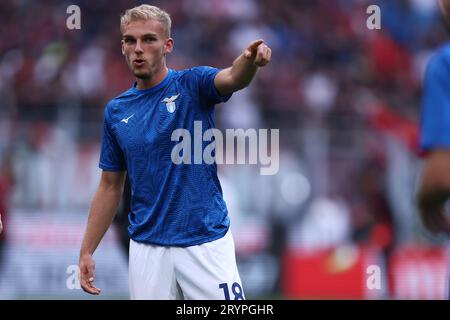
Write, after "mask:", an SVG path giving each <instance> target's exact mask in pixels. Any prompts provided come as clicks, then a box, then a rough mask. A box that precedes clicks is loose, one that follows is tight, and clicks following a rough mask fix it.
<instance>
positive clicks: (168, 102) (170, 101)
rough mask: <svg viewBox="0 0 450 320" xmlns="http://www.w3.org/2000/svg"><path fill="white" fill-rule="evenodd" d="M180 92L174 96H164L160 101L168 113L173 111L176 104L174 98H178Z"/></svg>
mask: <svg viewBox="0 0 450 320" xmlns="http://www.w3.org/2000/svg"><path fill="white" fill-rule="evenodd" d="M179 95H180V94H177V95H176V96H171V97H170V98H164V100H163V101H162V102H164V103H165V104H166V108H167V111H168V112H169V113H173V112H174V111H175V108H176V105H175V100H176V99H177V98H178V96H179Z"/></svg>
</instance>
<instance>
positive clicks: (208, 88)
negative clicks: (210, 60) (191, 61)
mask: <svg viewBox="0 0 450 320" xmlns="http://www.w3.org/2000/svg"><path fill="white" fill-rule="evenodd" d="M192 71H193V75H194V77H193V79H194V81H196V83H197V87H198V90H199V95H200V98H202V99H203V100H205V101H206V102H208V103H210V104H213V105H214V104H218V103H221V102H226V101H228V100H229V99H230V98H231V96H232V94H229V95H226V96H221V95H220V94H219V92H218V91H217V89H216V86H215V85H214V78H215V77H216V75H217V73H219V71H220V70H219V69H217V68H213V67H206V66H203V67H195V68H192Z"/></svg>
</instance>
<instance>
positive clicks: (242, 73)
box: [214, 40, 272, 96]
mask: <svg viewBox="0 0 450 320" xmlns="http://www.w3.org/2000/svg"><path fill="white" fill-rule="evenodd" d="M271 55H272V50H271V49H270V48H269V47H268V46H267V45H266V44H264V41H263V40H255V41H253V42H252V43H251V44H250V45H249V46H248V47H247V48H246V49H245V50H244V52H243V53H242V54H241V55H239V57H237V58H236V60H234V62H233V64H232V66H231V67H229V68H226V69H223V70H222V71H220V72H219V73H218V74H217V75H216V77H215V78H214V85H215V87H216V89H217V91H219V94H220V95H222V96H225V95H228V94H231V93H233V92H235V91H238V90H241V89H243V88H245V87H247V86H248V85H249V84H250V82H251V81H252V79H253V77H254V76H255V74H256V71H257V70H258V68H259V67H263V66H265V65H266V64H268V63H269V61H270V57H271Z"/></svg>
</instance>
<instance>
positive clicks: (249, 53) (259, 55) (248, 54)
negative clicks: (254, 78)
mask: <svg viewBox="0 0 450 320" xmlns="http://www.w3.org/2000/svg"><path fill="white" fill-rule="evenodd" d="M271 56H272V49H270V48H269V47H268V46H267V45H266V44H265V43H264V40H262V39H259V40H255V41H253V42H252V43H250V45H249V46H248V47H247V49H245V50H244V57H245V58H247V59H249V60H252V61H253V64H255V65H257V66H258V67H264V66H265V65H266V64H268V63H269V61H270V57H271Z"/></svg>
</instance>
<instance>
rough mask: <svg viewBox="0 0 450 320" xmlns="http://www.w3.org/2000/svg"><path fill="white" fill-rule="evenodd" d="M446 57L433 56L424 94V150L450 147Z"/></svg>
mask: <svg viewBox="0 0 450 320" xmlns="http://www.w3.org/2000/svg"><path fill="white" fill-rule="evenodd" d="M444 58H445V57H444V56H442V55H438V56H435V57H433V58H432V60H431V61H430V63H429V65H428V67H427V71H426V74H425V82H424V87H423V96H422V114H421V128H420V129H421V132H420V147H421V149H422V151H425V152H426V151H430V150H432V149H436V148H445V149H450V66H449V63H448V61H447V60H446V59H444Z"/></svg>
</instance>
